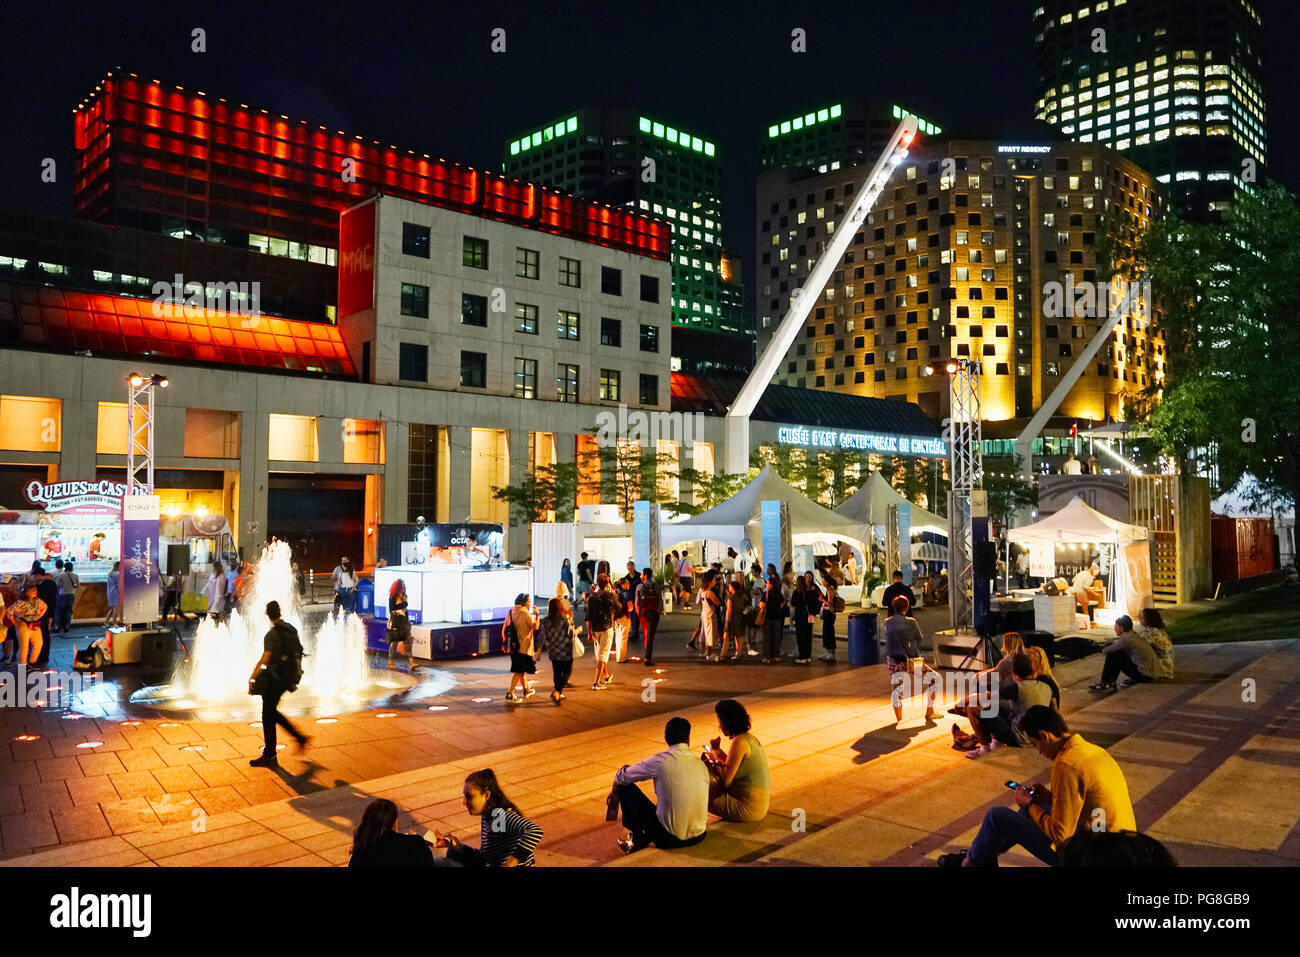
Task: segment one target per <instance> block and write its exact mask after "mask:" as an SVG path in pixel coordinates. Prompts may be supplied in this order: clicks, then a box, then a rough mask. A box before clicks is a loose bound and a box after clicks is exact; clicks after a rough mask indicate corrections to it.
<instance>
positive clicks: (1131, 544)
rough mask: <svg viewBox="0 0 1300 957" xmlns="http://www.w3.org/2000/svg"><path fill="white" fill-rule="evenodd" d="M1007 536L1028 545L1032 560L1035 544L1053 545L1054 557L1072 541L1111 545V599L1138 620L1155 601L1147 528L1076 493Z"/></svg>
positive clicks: (1042, 546) (1075, 542) (1011, 531)
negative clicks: (1113, 515) (1123, 519)
mask: <svg viewBox="0 0 1300 957" xmlns="http://www.w3.org/2000/svg"><path fill="white" fill-rule="evenodd" d="M1007 539H1008V540H1009V541H1012V542H1016V543H1017V544H1020V545H1026V546H1028V547H1029V548H1030V549H1031V561H1032V549H1033V548H1035V547H1038V548H1044V547H1050V548H1052V549H1053V559H1054V558H1055V550H1057V549H1063V548H1066V547H1068V546H1071V545H1075V546H1080V545H1095V546H1098V547H1103V548H1104V547H1109V548H1112V549H1113V552H1112V553H1111V554H1112V562H1111V568H1112V569H1113V571H1114V574H1112V575H1110V576H1109V577H1110V581H1109V584H1110V595H1109V601H1110V602H1112V603H1113V604H1114V605H1115V606H1116V607H1117V608H1119V609H1121V610H1122V612H1123V613H1124V614H1128V615H1130V616H1132V617H1133V618H1134V619H1135V620H1136V618H1137V614H1138V612H1139V611H1141V610H1142V608H1144V607H1149V606H1150V605H1151V604H1152V597H1151V551H1150V548H1149V547H1148V546H1147V530H1146V529H1145V528H1143V527H1142V526H1141V525H1130V524H1128V523H1127V522H1121V521H1120V520H1119V519H1116V518H1111V517H1110V516H1109V515H1105V514H1103V513H1101V512H1099V511H1097V510H1096V509H1095V508H1093V507H1092V506H1090V505H1089V504H1088V503H1087V502H1085V501H1084V500H1083V499H1082V498H1080V497H1079V496H1077V495H1076V496H1075V497H1074V498H1072V499H1071V500H1070V501H1069V503H1068V504H1067V505H1066V506H1065V507H1064V508H1062V509H1060V510H1059V511H1057V512H1055V513H1054V514H1052V515H1048V516H1047V517H1045V518H1042V519H1039V520H1038V521H1037V522H1034V523H1033V524H1031V525H1021V526H1020V527H1019V528H1012V529H1008V531H1007Z"/></svg>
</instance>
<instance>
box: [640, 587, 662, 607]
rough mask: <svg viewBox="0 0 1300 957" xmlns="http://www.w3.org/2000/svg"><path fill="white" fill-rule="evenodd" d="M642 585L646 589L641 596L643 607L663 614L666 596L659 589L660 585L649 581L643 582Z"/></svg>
mask: <svg viewBox="0 0 1300 957" xmlns="http://www.w3.org/2000/svg"><path fill="white" fill-rule="evenodd" d="M641 587H642V588H643V589H644V591H643V592H642V598H641V607H642V609H644V610H645V611H649V612H656V613H660V614H662V613H663V610H664V598H663V595H662V594H661V593H660V591H659V586H658V585H656V584H655V583H654V582H649V583H642V585H641Z"/></svg>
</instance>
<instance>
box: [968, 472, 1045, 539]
mask: <svg viewBox="0 0 1300 957" xmlns="http://www.w3.org/2000/svg"><path fill="white" fill-rule="evenodd" d="M1023 465H1024V459H1022V458H1021V457H1020V456H1019V455H1017V456H1014V457H1013V458H986V459H985V460H984V477H983V481H982V485H983V488H984V491H985V492H987V493H988V498H989V518H991V519H993V521H994V522H995V523H997V524H998V525H1001V526H1002V527H1003V528H1006V527H1008V526H1009V525H1010V524H1011V522H1012V520H1013V519H1014V518H1015V515H1016V513H1017V512H1019V511H1020V510H1022V509H1026V508H1033V507H1034V506H1036V505H1037V504H1038V485H1037V484H1036V483H1034V482H1032V481H1030V480H1029V479H1027V478H1025V477H1024V475H1022V474H1021V471H1020V470H1021V468H1023Z"/></svg>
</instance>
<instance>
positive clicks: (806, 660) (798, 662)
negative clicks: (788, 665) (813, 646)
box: [794, 658, 812, 665]
mask: <svg viewBox="0 0 1300 957" xmlns="http://www.w3.org/2000/svg"><path fill="white" fill-rule="evenodd" d="M794 663H795V664H796V665H810V664H812V659H811V658H796V659H795V660H794Z"/></svg>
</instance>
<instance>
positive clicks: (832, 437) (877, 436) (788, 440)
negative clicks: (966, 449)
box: [776, 425, 948, 455]
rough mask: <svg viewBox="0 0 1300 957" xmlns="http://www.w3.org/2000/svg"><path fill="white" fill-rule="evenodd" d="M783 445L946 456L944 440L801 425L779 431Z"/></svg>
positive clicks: (779, 439)
mask: <svg viewBox="0 0 1300 957" xmlns="http://www.w3.org/2000/svg"><path fill="white" fill-rule="evenodd" d="M776 440H777V442H779V443H780V444H782V445H797V446H799V447H801V448H817V449H857V450H860V451H864V452H897V453H898V454H900V455H947V454H948V446H947V444H946V443H945V442H944V441H943V440H942V439H935V438H926V437H924V436H919V435H884V434H882V433H880V432H840V431H837V430H835V429H809V428H806V427H805V426H802V425H783V426H781V427H780V428H778V429H777V430H776Z"/></svg>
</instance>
